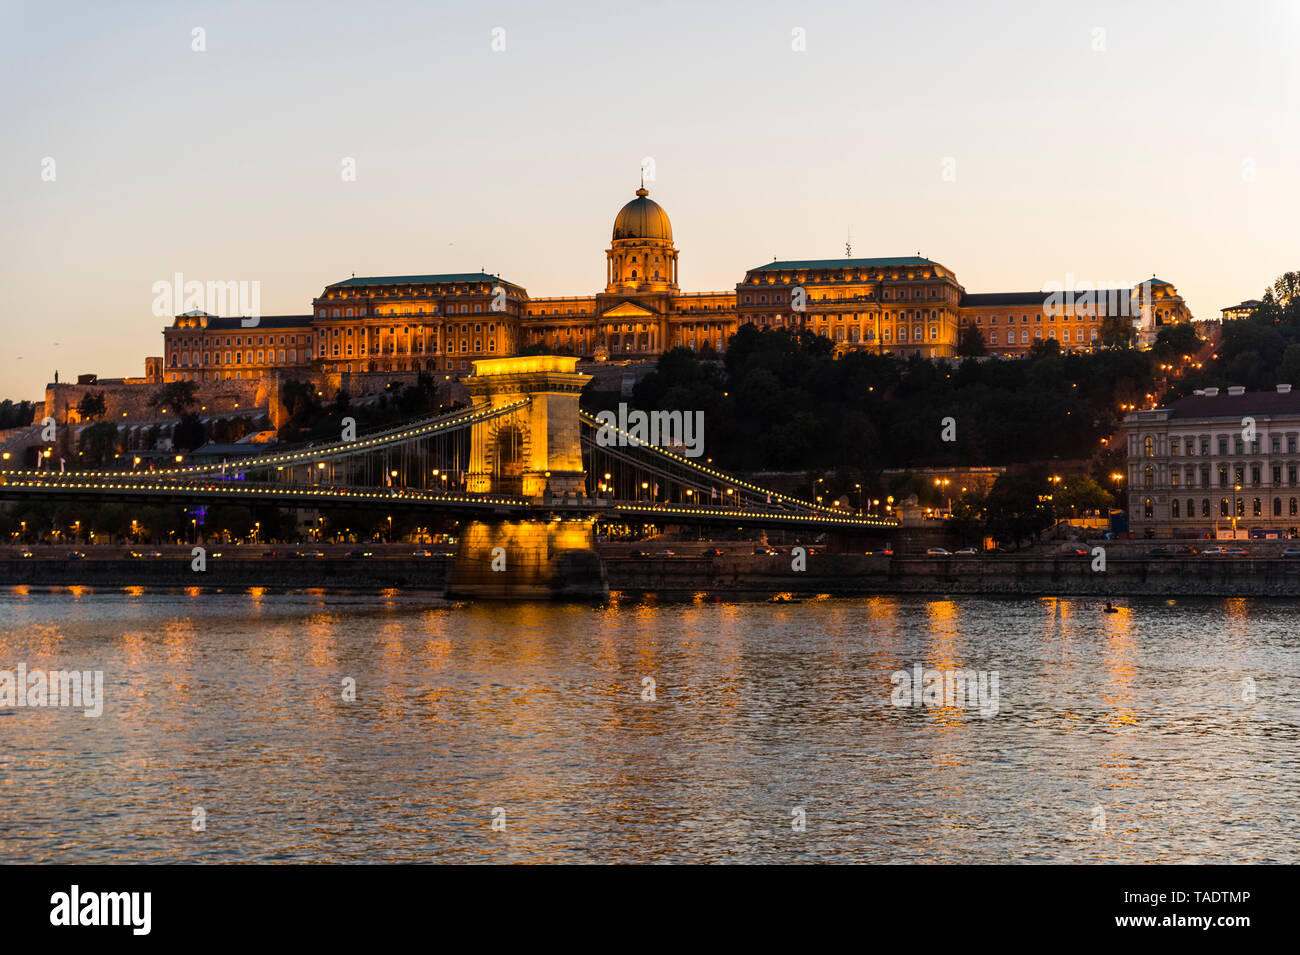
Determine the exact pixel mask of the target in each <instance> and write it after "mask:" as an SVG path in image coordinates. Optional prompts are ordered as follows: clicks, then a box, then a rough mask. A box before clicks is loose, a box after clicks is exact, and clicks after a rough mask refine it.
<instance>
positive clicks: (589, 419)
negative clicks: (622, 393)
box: [578, 411, 835, 513]
mask: <svg viewBox="0 0 1300 955" xmlns="http://www.w3.org/2000/svg"><path fill="white" fill-rule="evenodd" d="M578 415H579V417H581V418H582V419H583V420H584V421H585V422H586V423H587V424H588V425H590V426H591V427H594V428H613V429H614V430H615V431H617V432H618V433H619V434H621V435H623V436H624V437H626V438H628V439H629V440H630V441H632V442H634V447H640V448H648V449H649V450H650V451H652V452H654V453H656V454H662V455H663V456H664V457H666V458H672V459H673V460H674V461H676V462H678V463H679V464H684V465H686V466H687V467H691V468H694V469H695V470H697V471H703V472H704V473H705V474H709V475H712V476H713V477H716V478H720V479H721V480H723V481H725V482H726V483H728V484H732V485H735V486H736V487H743V488H745V489H747V490H750V491H754V492H756V493H758V494H767V495H770V496H771V497H772V499H773V500H778V501H789V502H790V503H792V504H798V505H799V506H800V507H806V508H809V509H810V510H814V511H826V512H829V513H835V509H834V508H831V507H823V506H821V505H820V504H810V503H809V502H808V501H801V500H800V499H799V498H797V497H790V496H789V495H787V494H781V493H780V492H778V491H771V490H768V489H767V488H764V487H759V486H758V485H757V484H750V483H749V482H748V481H742V480H740V479H739V478H735V477H732V476H731V475H730V474H726V473H725V472H722V471H715V470H714V469H713V468H708V467H705V466H704V465H703V464H696V463H695V462H694V461H692V460H690V459H689V458H686V457H682V456H681V455H680V454H676V453H674V452H672V451H667V450H665V449H663V448H661V447H658V446H656V445H653V444H650V443H649V442H647V441H644V440H642V439H641V438H638V437H636V436H634V435H632V434H629V433H628V432H627V431H624V430H623V429H622V428H620V427H619V426H618V425H612V424H607V423H605V422H603V421H601V420H600V419H599V418H596V417H595V416H594V415H590V414H588V413H587V412H585V411H579V412H578Z"/></svg>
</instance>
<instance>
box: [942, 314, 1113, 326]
mask: <svg viewBox="0 0 1300 955" xmlns="http://www.w3.org/2000/svg"><path fill="white" fill-rule="evenodd" d="M1042 320H1043V316H1042V314H1038V315H1035V316H1034V321H1035V322H1041V321H1042ZM1069 320H1070V318H1069V316H1068V315H1063V316H1061V321H1062V322H1068V321H1069ZM1074 320H1075V321H1076V322H1081V321H1083V315H1081V314H1080V315H1076V316H1075V317H1074ZM1047 321H1048V322H1049V323H1050V322H1055V321H1056V316H1055V315H1048V316H1047ZM1089 321H1092V322H1095V321H1097V316H1096V315H1093V316H1092V317H1091V318H1090V319H1089ZM997 323H998V317H997V316H996V315H990V316H989V324H990V325H996V324H997ZM1015 323H1016V317H1015V316H1014V315H1008V316H1007V324H1008V325H1014V324H1015ZM962 324H963V325H965V324H966V320H965V318H963V319H962ZM975 324H976V325H983V324H984V316H983V315H976V316H975ZM1020 324H1022V325H1027V324H1029V316H1028V315H1021V316H1020Z"/></svg>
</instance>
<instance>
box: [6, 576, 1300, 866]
mask: <svg viewBox="0 0 1300 955" xmlns="http://www.w3.org/2000/svg"><path fill="white" fill-rule="evenodd" d="M1298 610H1300V603H1297V602H1293V601H1286V602H1283V601H1274V602H1265V601H1258V602H1256V601H1244V600H1226V601H1225V600H1204V601H1186V600H1179V601H1178V602H1176V603H1175V602H1172V601H1165V600H1163V599H1161V600H1152V601H1148V602H1143V601H1130V602H1129V603H1128V604H1127V605H1125V606H1123V607H1121V609H1120V612H1119V613H1113V614H1107V613H1103V612H1101V605H1100V604H1099V603H1098V602H1096V601H1091V600H1064V599H981V598H969V597H963V598H960V599H956V600H947V599H927V598H920V597H906V598H894V597H890V598H875V599H852V600H850V599H821V600H809V601H804V602H802V603H797V604H794V603H792V604H783V605H774V604H770V603H745V602H730V601H719V600H715V599H713V598H708V597H703V596H702V597H700V598H698V599H696V600H690V601H683V602H665V601H656V600H654V599H642V600H625V599H614V600H611V601H610V602H609V603H608V604H606V605H604V606H599V607H594V606H583V605H549V604H514V605H507V604H495V605H494V604H477V605H458V606H451V605H447V604H443V603H441V602H439V601H437V600H436V599H435V598H431V597H429V596H427V595H414V594H398V593H389V594H385V595H374V594H368V595H367V594H339V593H325V592H310V591H309V592H293V593H283V592H271V591H263V590H252V591H244V592H227V593H213V592H204V591H200V590H197V589H194V590H187V591H157V590H144V589H140V588H128V589H126V590H121V589H99V590H95V589H90V588H52V589H48V590H38V589H34V588H9V589H4V590H0V671H3V670H9V671H16V668H17V666H18V664H20V663H22V664H25V665H26V667H27V668H28V670H32V669H36V668H38V667H40V668H48V669H74V668H75V669H79V670H102V671H103V673H104V703H103V714H102V716H100V717H98V718H89V717H87V716H85V715H84V713H83V711H81V710H71V709H67V708H53V707H45V708H35V707H18V706H12V707H8V708H0V742H2V743H3V745H2V746H0V861H5V862H30V861H58V862H107V861H171V862H200V861H216V862H236V861H335V862H339V861H358V862H362V861H364V862H399V861H400V862H436V861H454V862H613V861H642V862H673V861H676V862H778V861H797V862H804V861H830V862H1290V863H1295V862H1297V861H1300V835H1297V833H1300V636H1297V628H1296V626H1295V620H1296V614H1297V611H1298ZM918 665H919V666H921V667H922V668H924V670H939V671H953V670H974V671H983V672H984V673H985V676H986V680H985V686H986V688H988V687H992V686H993V683H992V679H993V677H992V675H993V674H994V673H996V675H997V684H996V685H997V696H996V708H994V707H993V706H992V705H990V704H991V702H992V701H991V700H990V697H989V696H988V695H986V696H984V697H982V698H981V700H980V702H981V703H982V704H983V709H982V710H981V708H980V707H979V706H971V705H962V703H963V702H969V701H961V700H948V699H942V700H934V699H931V700H930V701H929V702H930V703H937V704H939V705H918V706H911V705H895V702H896V700H897V698H898V695H899V693H900V692H901V689H902V687H906V688H908V689H909V690H910V689H911V688H912V687H913V686H915V685H917V684H914V683H913V682H912V681H913V669H914V667H916V666H918ZM896 671H902V672H903V673H904V674H905V676H900V677H899V685H898V686H896V685H895V683H893V682H891V675H892V674H894V673H895V672H896ZM922 679H923V677H922ZM346 680H354V681H355V687H356V690H355V696H356V698H355V700H345V699H344V695H345V681H346ZM650 681H653V682H650ZM902 702H907V701H906V700H905V699H904V700H903V701H902ZM918 702H924V701H923V700H918ZM950 704H951V705H950ZM994 709H996V712H994V711H993V710H994ZM199 810H201V812H200V811H199ZM200 825H201V826H202V828H196V827H199V826H200Z"/></svg>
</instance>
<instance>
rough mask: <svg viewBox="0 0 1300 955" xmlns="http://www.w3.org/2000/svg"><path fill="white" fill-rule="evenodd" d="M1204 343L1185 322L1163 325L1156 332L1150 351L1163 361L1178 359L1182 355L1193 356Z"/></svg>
mask: <svg viewBox="0 0 1300 955" xmlns="http://www.w3.org/2000/svg"><path fill="white" fill-rule="evenodd" d="M1203 344H1204V342H1202V341H1201V339H1200V338H1198V337H1197V335H1196V329H1195V328H1193V327H1192V326H1191V325H1190V324H1189V323H1187V322H1179V323H1177V324H1175V325H1165V326H1163V327H1162V328H1161V329H1160V331H1158V332H1156V341H1155V345H1153V346H1152V351H1154V352H1155V353H1156V355H1157V356H1158V357H1159V358H1161V359H1164V360H1166V361H1167V360H1170V359H1175V358H1179V357H1181V356H1183V355H1195V354H1196V353H1197V352H1198V351H1200V350H1201V345H1203Z"/></svg>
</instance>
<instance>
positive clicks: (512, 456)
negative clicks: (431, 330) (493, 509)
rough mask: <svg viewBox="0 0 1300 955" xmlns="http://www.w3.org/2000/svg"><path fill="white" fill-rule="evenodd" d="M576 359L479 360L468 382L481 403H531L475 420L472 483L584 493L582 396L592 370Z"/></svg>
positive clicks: (550, 493) (535, 495)
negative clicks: (580, 365)
mask: <svg viewBox="0 0 1300 955" xmlns="http://www.w3.org/2000/svg"><path fill="white" fill-rule="evenodd" d="M577 365H578V359H577V358H570V357H566V356H564V355H524V356H520V357H518V358H488V359H485V360H483V361H476V362H474V374H473V376H472V377H470V378H466V379H465V380H464V384H465V387H466V388H468V389H469V393H470V396H471V397H472V398H473V400H474V407H475V408H476V409H485V408H499V407H502V406H503V405H508V404H513V403H515V402H517V401H519V400H520V399H523V398H527V399H528V404H527V405H526V406H525V407H523V408H521V409H520V410H518V411H516V412H515V413H513V414H509V415H503V416H502V417H499V418H492V419H489V420H487V421H483V422H480V423H477V424H475V425H474V427H473V430H472V432H471V436H470V465H469V472H468V474H466V482H467V490H469V491H470V492H471V493H475V494H509V495H516V496H522V497H526V498H529V499H531V500H534V501H542V500H543V499H546V498H549V497H554V496H564V495H565V494H568V493H572V494H573V495H574V496H577V497H582V496H584V494H585V488H586V480H585V476H584V474H583V470H582V443H581V440H580V437H579V431H578V428H579V425H578V397H579V395H581V393H582V387H583V385H585V384H586V383H587V382H588V381H590V380H591V376H590V375H584V374H581V373H580V372H578V371H577Z"/></svg>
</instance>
